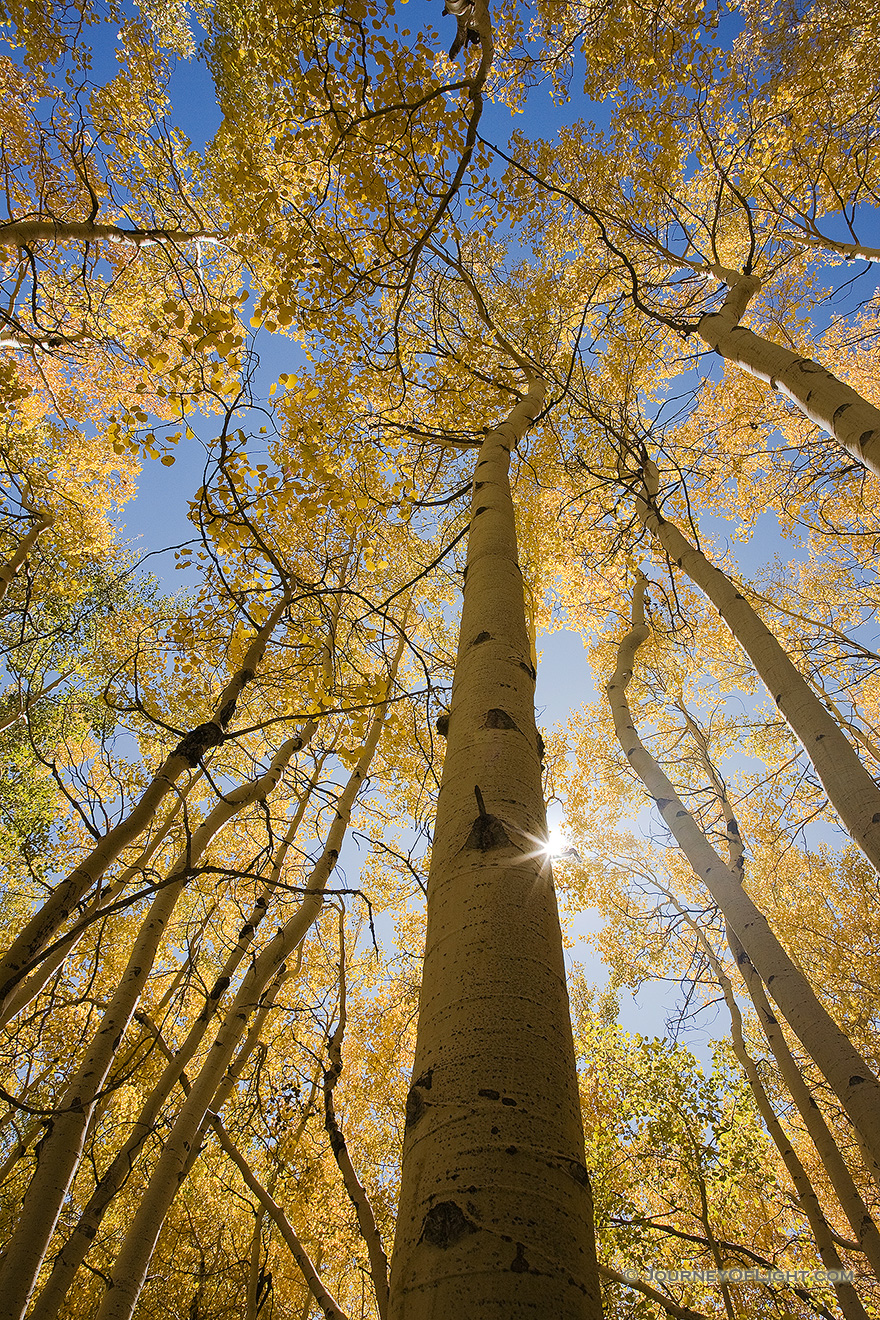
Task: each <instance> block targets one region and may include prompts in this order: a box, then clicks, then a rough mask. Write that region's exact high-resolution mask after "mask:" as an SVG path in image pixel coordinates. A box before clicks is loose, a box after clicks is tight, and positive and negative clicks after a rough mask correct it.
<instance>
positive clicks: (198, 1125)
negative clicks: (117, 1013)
mask: <svg viewBox="0 0 880 1320" xmlns="http://www.w3.org/2000/svg"><path fill="white" fill-rule="evenodd" d="M402 650H403V641H401V643H400V645H399V646H398V649H397V654H396V658H395V659H394V660H393V662H392V664H391V666H390V671H389V686H390V683H391V682H392V681H393V679H394V676H395V674H396V672H397V666H398V664H399V661H400V657H401V654H402ZM387 712H388V702H387V699H386V701H384V702H383V703H382V704H381V705H380V706H379V707H378V708H377V710H376V712H375V714H374V715H373V718H372V720H371V723H370V729H369V732H368V734H367V737H366V739H365V741H364V746H363V750H362V752H361V755H360V757H359V758H358V761H357V764H356V765H355V767H354V769H353V771H352V773H351V775H350V776H349V778H348V781H347V783H346V786H345V788H344V789H343V791H342V793H341V794H340V796H339V798H338V800H337V802H336V806H335V811H334V817H333V823H332V825H331V827H330V830H329V832H328V835H327V840H326V842H325V845H324V849H323V851H322V853H321V856H320V858H319V859H318V861H317V863H316V864H315V866H314V867H313V869H312V871H311V873H310V875H309V877H308V879H307V881H306V884H305V886H304V890H305V893H304V897H303V899H302V902H301V903H300V904H299V906H298V907H297V909H296V911H295V912H294V913H293V914H292V915H291V916H290V917H289V918H288V919H287V920H286V921H285V922H284V924H283V925H282V926H280V927H279V928H278V930H277V931H276V932H275V934H274V935H273V936H272V938H271V939H270V940H269V941H268V942H267V943H266V945H265V946H264V947H263V948H262V949H261V950H260V952H259V953H258V954H257V956H256V957H255V958H254V960H253V962H252V963H251V966H250V967H249V968H248V970H247V972H246V973H245V975H244V977H243V978H242V981H241V984H240V985H239V988H238V990H237V992H236V994H235V996H234V998H233V1000H232V1003H231V1004H230V1005H229V1008H228V1010H227V1012H226V1015H225V1017H224V1019H223V1022H222V1023H221V1025H220V1027H219V1030H218V1032H217V1035H216V1036H215V1038H214V1041H213V1042H212V1045H211V1049H210V1051H209V1053H208V1057H207V1059H206V1060H205V1062H204V1064H203V1066H202V1068H201V1070H200V1071H199V1074H198V1076H197V1077H196V1078H195V1079H194V1081H193V1083H192V1088H191V1090H190V1092H189V1095H188V1096H187V1099H186V1101H185V1102H184V1105H183V1107H182V1109H181V1110H180V1112H179V1113H178V1115H177V1118H176V1120H175V1122H174V1124H173V1126H172V1128H171V1131H170V1133H169V1134H168V1136H167V1138H166V1140H165V1142H164V1144H163V1147H162V1152H161V1154H160V1156H159V1159H158V1161H157V1163H156V1166H155V1168H154V1169H153V1172H152V1175H151V1177H150V1181H149V1183H148V1185H147V1187H146V1189H145V1191H144V1194H143V1196H142V1198H141V1201H140V1204H139V1206H138V1208H137V1211H136V1213H135V1215H134V1217H133V1219H132V1221H131V1224H130V1226H129V1229H128V1232H127V1233H126V1235H125V1239H124V1241H123V1244H122V1247H121V1248H120V1251H119V1254H118V1256H117V1259H116V1263H115V1265H114V1268H113V1272H112V1275H111V1278H110V1283H109V1286H108V1290H107V1292H106V1293H105V1295H104V1299H103V1302H102V1304H101V1307H100V1310H99V1313H98V1320H129V1317H130V1316H131V1314H132V1312H133V1311H134V1308H135V1306H136V1305H137V1300H138V1296H139V1295H140V1291H141V1288H142V1287H143V1283H144V1279H145V1278H146V1274H147V1270H148V1268H149V1264H150V1260H151V1258H152V1255H153V1251H154V1249H155V1246H156V1242H157V1240H158V1237H159V1233H160V1232H161V1229H162V1224H163V1221H164V1219H165V1215H166V1214H167V1212H168V1208H169V1207H170V1205H171V1203H172V1201H173V1200H174V1197H175V1195H176V1193H177V1190H178V1188H179V1186H180V1184H181V1182H182V1180H183V1178H184V1177H185V1175H186V1172H187V1169H188V1167H189V1166H190V1161H192V1160H194V1159H195V1158H196V1156H197V1155H198V1150H199V1144H200V1143H199V1140H198V1136H199V1133H200V1131H201V1130H202V1125H203V1123H205V1121H206V1115H207V1114H208V1111H209V1109H210V1108H211V1106H212V1105H213V1104H215V1103H216V1093H217V1091H218V1088H221V1089H222V1088H223V1086H224V1082H225V1078H224V1074H226V1073H227V1070H228V1068H229V1065H230V1062H231V1060H232V1057H233V1054H234V1052H235V1050H236V1048H237V1046H238V1044H239V1042H240V1040H241V1038H242V1036H243V1035H244V1033H245V1031H246V1030H247V1028H248V1024H249V1021H250V1019H251V1018H252V1017H253V1016H254V1014H255V1013H257V1011H258V1010H259V1009H260V1007H261V1002H262V1000H263V998H264V996H265V994H266V987H267V986H268V985H269V982H270V981H271V979H272V978H273V977H275V978H276V980H277V978H278V977H279V976H281V977H284V976H285V975H286V968H285V962H286V959H288V958H289V957H290V956H291V954H293V953H294V952H295V951H296V950H297V949H298V947H299V946H300V945H301V944H302V941H303V940H304V939H305V937H306V935H307V934H308V933H309V931H310V929H311V928H312V926H313V925H314V923H315V921H316V920H317V919H318V917H319V916H320V915H321V911H322V909H323V906H324V890H325V888H326V885H327V882H328V880H329V878H330V876H331V874H332V872H333V869H334V867H335V866H336V863H337V861H338V858H339V850H340V848H341V847H342V842H343V839H344V837H345V832H346V829H347V828H348V822H349V819H350V817H351V812H352V809H353V807H354V804H355V800H356V798H357V796H358V793H359V792H360V790H361V787H362V785H363V783H364V780H365V779H366V777H367V775H368V773H369V768H370V763H371V761H372V759H373V756H374V754H375V751H376V748H377V746H378V743H379V738H380V736H381V733H382V728H383V725H384V722H385V718H386V715H387ZM279 968H280V969H281V970H280V971H279ZM254 1043H256V1041H254Z"/></svg>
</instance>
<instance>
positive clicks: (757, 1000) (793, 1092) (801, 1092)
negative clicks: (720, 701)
mask: <svg viewBox="0 0 880 1320" xmlns="http://www.w3.org/2000/svg"><path fill="white" fill-rule="evenodd" d="M684 713H685V720H686V723H687V726H688V730H689V732H690V733H691V736H692V737H693V739H694V742H695V743H696V745H697V751H698V754H699V758H700V761H701V762H702V765H703V768H704V769H705V771H706V773H707V775H708V777H709V782H710V783H711V785H712V789H713V792H714V794H715V797H716V799H717V801H718V805H719V807H720V808H721V812H722V815H723V818H724V823H725V830H726V834H727V850H728V860H729V862H730V868H731V870H732V871H733V872H734V874H736V875H739V876H740V878H742V874H743V869H744V866H745V847H744V844H743V838H742V832H741V830H740V828H739V821H738V820H737V818H736V814H735V812H734V810H733V807H732V805H731V802H730V799H729V797H728V794H727V789H726V787H725V785H724V782H723V780H722V778H721V776H720V774H719V773H718V770H717V769H716V767H715V764H714V762H713V760H712V758H711V756H710V752H709V743H708V739H707V737H706V734H705V733H704V731H703V730H702V729H701V728H700V727H699V726H698V725H697V723H696V721H695V720H694V719H693V718H692V717H691V715H690V714H689V713H688V712H687V711H686V710H685V712H684ZM674 901H675V900H673V902H674ZM695 930H696V933H697V938H698V939H699V941H700V943H701V944H702V945H703V946H704V947H705V949H706V952H707V956H708V957H709V958H710V961H711V962H712V966H713V969H714V970H715V972H716V976H717V977H718V983H719V985H720V986H721V988H722V991H723V993H724V998H725V1001H726V1002H727V1005H728V1010H729V1011H730V1015H731V1024H732V1029H733V1038H734V1047H735V1048H736V1049H737V1050H739V1048H740V1047H739V1045H738V1044H737V1032H739V1037H740V1039H741V1038H742V1030H741V1019H740V1018H739V1016H738V1015H739V1007H738V1005H736V1002H735V999H733V992H732V988H731V986H730V982H729V979H728V978H727V977H726V974H725V973H724V971H723V968H722V967H721V964H720V962H719V961H718V959H717V957H716V955H715V953H714V951H713V950H711V946H710V945H709V944H708V941H707V940H706V938H705V935H704V934H703V932H702V931H700V930H699V929H698V928H695ZM725 936H726V939H727V943H728V946H729V948H730V951H731V953H732V954H733V958H734V961H735V963H736V966H737V969H738V971H739V974H740V976H741V977H742V980H743V984H744V985H745V987H746V990H747V991H748V994H749V998H750V999H751V1001H752V1004H753V1005H754V1008H755V1012H756V1014H757V1016H758V1021H759V1023H760V1025H761V1028H762V1031H763V1034H764V1037H765V1039H766V1041H767V1044H768V1045H769V1046H770V1051H771V1053H772V1054H773V1057H774V1059H775V1060H776V1063H777V1065H778V1067H779V1074H780V1076H781V1078H782V1080H783V1082H784V1084H785V1087H786V1089H787V1091H788V1093H789V1095H790V1096H791V1098H792V1100H793V1101H794V1103H795V1108H796V1109H797V1111H798V1113H799V1114H800V1116H801V1119H802V1121H803V1124H804V1126H805V1128H806V1130H807V1132H808V1133H809V1135H810V1139H811V1140H812V1142H813V1145H814V1146H815V1148H816V1153H817V1154H818V1156H819V1159H820V1161H821V1163H822V1165H823V1167H824V1169H825V1172H826V1173H827V1175H828V1178H829V1181H830V1183H831V1186H832V1187H833V1189H834V1194H835V1196H836V1197H837V1201H838V1204H839V1205H840V1208H841V1210H842V1211H843V1213H844V1215H845V1216H846V1219H847V1220H848V1222H849V1225H850V1228H851V1229H852V1231H853V1233H854V1234H855V1238H856V1241H857V1243H858V1244H859V1249H860V1250H861V1251H863V1252H864V1253H865V1258H866V1260H867V1262H868V1264H869V1265H870V1267H871V1269H872V1270H873V1271H874V1273H875V1275H876V1276H877V1278H878V1279H880V1230H878V1228H877V1225H876V1223H875V1222H874V1219H873V1218H872V1216H871V1214H870V1212H869V1210H868V1207H867V1206H866V1205H865V1202H864V1200H863V1199H862V1196H861V1194H860V1193H859V1191H858V1188H857V1187H856V1185H855V1182H854V1180H853V1177H852V1174H851V1173H850V1171H849V1169H848V1167H847V1164H846V1161H845V1160H844V1158H843V1155H842V1154H841V1151H840V1147H839V1146H838V1144H837V1142H836V1141H835V1139H834V1137H833V1135H832V1133H831V1131H830V1129H829V1127H828V1124H827V1123H826V1122H825V1119H824V1117H823V1115H822V1111H821V1109H820V1108H819V1106H818V1104H817V1103H816V1101H815V1100H814V1098H813V1096H812V1094H811V1092H810V1089H809V1087H808V1086H807V1083H806V1081H805V1080H804V1076H803V1073H802V1072H801V1070H800V1068H799V1066H798V1064H797V1061H796V1060H795V1058H794V1056H793V1055H792V1053H791V1050H790V1049H789V1047H788V1042H787V1041H786V1039H785V1034H784V1032H783V1031H782V1028H781V1027H780V1025H779V1022H778V1021H777V1019H776V1016H775V1014H774V1013H773V1010H772V1008H771V1007H770V1003H769V1001H768V999H767V993H766V990H765V988H764V983H763V981H762V980H761V978H760V976H759V975H758V973H757V972H756V971H755V968H754V967H753V965H752V962H751V960H750V958H749V956H748V954H747V953H746V951H745V949H744V948H743V947H742V944H741V943H740V941H739V940H738V939H737V937H736V935H735V934H734V932H733V931H732V930H730V928H729V927H727V928H726V929H725ZM731 1000H733V1007H731ZM744 1048H745V1045H744V1044H743V1049H744ZM750 1080H751V1079H750ZM753 1089H754V1088H753ZM768 1103H769V1102H768ZM768 1130H769V1128H768ZM771 1135H772V1134H771ZM774 1140H775V1138H774ZM805 1212H806V1208H805ZM816 1241H817V1245H818V1241H819V1239H818V1238H817V1239H816ZM829 1268H832V1267H829ZM833 1268H836V1267H833Z"/></svg>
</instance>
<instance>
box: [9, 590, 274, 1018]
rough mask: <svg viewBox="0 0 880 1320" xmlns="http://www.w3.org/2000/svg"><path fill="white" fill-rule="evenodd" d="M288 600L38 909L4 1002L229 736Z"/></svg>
mask: <svg viewBox="0 0 880 1320" xmlns="http://www.w3.org/2000/svg"><path fill="white" fill-rule="evenodd" d="M289 602H290V596H289V595H288V594H287V593H286V592H285V594H284V595H283V596H282V598H281V600H280V601H279V602H278V604H277V605H276V607H275V609H274V610H272V612H271V614H270V615H269V617H268V618H267V619H266V621H265V623H264V624H263V626H262V628H260V629H259V631H258V632H257V633H256V634H255V635H254V637H253V639H252V641H251V644H250V646H249V647H248V649H247V652H246V654H245V657H244V660H243V661H242V663H241V666H240V667H239V669H237V670H236V671H235V673H234V674H232V676H231V677H230V679H229V681H228V682H227V684H226V686H225V687H224V688H223V691H222V692H221V693H220V696H219V697H218V699H217V702H216V704H215V707H214V711H213V713H212V715H211V718H210V719H209V720H207V721H206V722H205V723H204V724H200V725H198V726H197V727H196V728H195V729H191V730H190V732H189V733H188V734H187V735H186V737H185V738H183V739H182V740H181V741H180V742H179V743H178V745H177V746H176V747H175V748H174V750H173V751H172V752H170V753H169V755H168V756H166V758H165V760H164V761H163V762H162V764H161V765H160V767H159V769H158V770H157V771H156V774H155V775H154V776H153V779H152V781H151V782H150V783H149V784H148V785H147V787H146V789H145V790H144V792H143V793H142V795H141V797H140V800H139V801H138V802H137V803H136V805H135V806H134V807H133V808H132V810H131V811H130V812H129V813H128V815H127V816H124V817H123V819H122V820H121V821H119V823H118V824H117V825H115V826H114V827H113V829H111V830H109V831H108V833H107V834H105V835H104V837H103V838H102V839H100V840H99V841H98V843H97V844H96V845H95V847H94V848H93V849H92V851H91V853H90V854H89V856H88V857H86V858H85V859H84V860H83V861H82V862H80V863H79V865H78V866H75V867H74V869H73V870H72V871H71V872H70V874H69V875H68V876H67V877H66V878H65V879H64V880H62V881H61V883H60V884H58V885H57V886H56V888H55V889H54V890H53V891H52V893H51V894H50V896H49V898H47V899H46V902H45V903H44V904H43V906H42V907H41V908H40V909H39V910H38V911H37V912H35V913H34V915H33V916H32V917H31V918H30V920H29V921H28V922H27V923H26V924H25V926H24V928H23V930H22V931H21V932H20V933H19V935H18V936H17V937H16V939H15V940H14V941H13V942H12V944H11V945H10V946H9V948H8V949H7V951H6V953H5V954H4V955H3V957H2V959H0V1003H2V1002H4V1001H5V999H6V997H7V995H9V993H10V992H11V991H12V990H14V989H15V987H16V986H17V985H18V983H19V981H20V980H21V978H22V976H23V975H24V974H25V973H24V970H23V969H25V968H27V967H28V962H29V959H30V958H32V957H33V955H34V954H35V953H38V952H39V950H40V949H42V948H43V947H44V946H45V944H46V942H47V941H48V940H49V939H51V937H52V935H53V934H54V933H55V932H56V931H57V930H59V929H60V928H61V926H63V925H64V923H65V921H67V919H68V917H69V916H70V914H71V913H72V912H73V910H74V908H75V907H76V904H77V903H78V902H79V901H80V899H81V898H82V897H83V896H84V895H85V894H87V893H88V892H89V890H90V889H91V888H92V887H93V886H94V885H96V884H97V883H98V881H99V880H100V879H101V878H102V877H103V876H104V875H105V874H106V872H107V870H108V868H109V867H111V866H112V865H113V863H114V862H115V861H116V859H117V858H118V857H119V855H120V854H121V853H122V851H123V850H124V849H125V848H126V847H127V846H128V845H129V844H130V843H133V842H134V840H135V839H136V838H137V837H138V836H139V835H140V834H141V833H142V832H143V831H144V830H145V829H146V828H147V827H148V825H149V824H150V822H151V821H152V819H153V817H154V816H155V814H156V811H157V810H158V808H159V807H160V806H161V804H162V802H163V801H164V800H165V798H166V797H167V796H168V794H169V793H170V792H171V791H172V790H173V788H174V786H175V784H176V782H177V780H178V779H180V777H181V775H183V774H185V773H186V771H188V770H192V769H195V767H196V766H198V765H199V763H200V761H201V759H202V757H203V756H204V754H205V752H207V751H208V750H209V749H210V748H211V747H216V746H217V745H218V744H219V743H221V742H222V741H223V739H224V738H225V736H226V730H227V727H228V725H229V722H230V720H231V719H232V718H233V716H234V715H235V708H236V704H237V702H238V699H239V697H240V696H241V694H242V692H243V691H244V689H245V688H246V687H247V685H248V683H250V682H251V681H252V680H253V678H254V677H255V675H256V670H257V667H258V666H259V664H260V662H261V660H262V658H263V654H264V652H265V650H266V646H267V644H268V641H269V638H270V637H271V636H272V633H273V632H274V630H275V628H276V626H277V624H278V622H279V620H280V619H281V617H282V615H283V614H284V611H285V610H286V609H287V606H288V604H289Z"/></svg>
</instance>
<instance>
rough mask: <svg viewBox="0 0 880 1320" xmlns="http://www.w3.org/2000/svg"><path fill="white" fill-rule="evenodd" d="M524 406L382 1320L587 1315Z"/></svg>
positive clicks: (475, 646) (502, 455) (456, 779)
mask: <svg viewBox="0 0 880 1320" xmlns="http://www.w3.org/2000/svg"><path fill="white" fill-rule="evenodd" d="M543 398H544V386H543V383H542V382H540V381H538V380H533V381H531V382H530V384H529V388H528V393H527V395H526V396H525V398H524V399H523V400H522V401H521V402H520V403H519V404H518V405H517V406H516V408H514V410H513V412H512V413H511V415H510V416H509V417H508V418H507V419H506V421H504V422H502V423H501V424H500V425H499V426H497V427H495V428H494V429H493V430H491V431H490V432H489V433H488V434H487V436H486V439H485V440H484V442H483V444H482V446H481V449H480V453H479V458H478V462H477V467H476V473H475V479H474V486H473V500H472V505H471V529H470V538H469V542H468V556H467V568H466V570H465V588H464V604H463V609H462V618H461V631H460V634H459V645H458V657H457V661H456V670H455V681H454V684H453V692H452V707H451V712H450V718H449V730H448V738H449V741H448V748H447V753H446V764H445V766H444V770H443V779H442V785H441V788H440V796H439V802H438V808H437V822H436V828H435V833H434V847H433V855H432V861H431V870H430V877H429V881H428V932H427V942H426V950H425V964H424V973H423V979H422V992H421V1001H420V1008H419V1026H418V1040H417V1046H416V1058H415V1066H414V1072H413V1079H414V1080H413V1084H412V1086H411V1088H410V1092H409V1096H408V1099H407V1105H406V1118H407V1121H406V1134H405V1138H404V1153H403V1173H402V1184H401V1195H400V1205H399V1211H398V1221H397V1235H396V1241H395V1247H394V1255H393V1260H392V1268H391V1303H390V1311H389V1315H390V1317H391V1320H449V1317H452V1316H461V1317H468V1318H470V1317H476V1316H485V1317H487V1318H488V1317H499V1318H500V1317H502V1316H503V1317H504V1320H517V1318H518V1317H523V1320H525V1317H528V1320H537V1318H538V1317H545V1318H546V1320H587V1318H588V1317H590V1318H591V1320H592V1318H594V1317H598V1316H599V1315H600V1294H599V1283H598V1271H597V1267H596V1259H595V1246H594V1239H593V1225H592V1205H591V1197H590V1187H589V1179H588V1177H587V1172H586V1169H585V1167H584V1144H583V1128H582V1124H581V1113H580V1103H579V1097H578V1087H577V1074H576V1068H575V1060H574V1048H573V1043H572V1032H571V1021H570V1016H569V1006H568V995H567V991H566V984H565V967H564V963H563V955H562V939H561V935H560V929H559V918H558V914H557V909H556V898H555V894H554V890H553V879H552V875H551V872H550V866H549V860H548V856H547V852H546V847H545V842H546V838H547V826H546V818H545V811H544V801H543V798H542V793H541V756H540V753H539V751H538V737H537V730H536V727H535V713H534V682H535V673H534V669H533V666H532V661H531V648H530V645H529V639H528V632H527V629H526V621H525V611H524V606H523V582H522V574H521V572H520V568H519V564H518V562H517V541H516V527H515V521H514V511H513V504H512V501H511V497H510V487H509V483H508V471H509V464H510V452H511V449H512V448H513V446H514V445H515V444H516V443H517V442H518V441H519V439H520V438H521V437H522V436H523V435H524V433H525V431H526V429H527V428H528V426H529V424H530V423H531V422H532V421H533V419H534V418H535V416H536V415H537V413H538V411H539V410H540V407H541V403H542V401H543Z"/></svg>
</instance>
